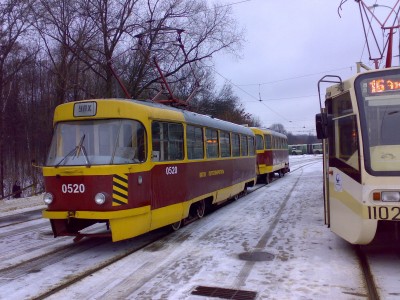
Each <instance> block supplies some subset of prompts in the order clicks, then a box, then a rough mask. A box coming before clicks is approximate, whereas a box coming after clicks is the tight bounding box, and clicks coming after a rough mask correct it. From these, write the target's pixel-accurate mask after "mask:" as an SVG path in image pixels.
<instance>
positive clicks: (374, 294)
mask: <svg viewBox="0 0 400 300" xmlns="http://www.w3.org/2000/svg"><path fill="white" fill-rule="evenodd" d="M353 247H354V251H355V253H356V256H357V259H358V261H359V264H360V268H361V271H362V275H363V278H364V282H365V289H366V292H367V293H368V297H367V298H368V300H379V299H380V297H379V293H378V288H377V286H376V283H375V281H374V276H373V275H372V272H371V268H370V265H369V263H368V258H367V255H366V253H365V252H364V251H363V250H362V249H361V246H360V245H354V246H353Z"/></svg>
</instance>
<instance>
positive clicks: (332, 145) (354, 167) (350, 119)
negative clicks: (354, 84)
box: [326, 91, 361, 182]
mask: <svg viewBox="0 0 400 300" xmlns="http://www.w3.org/2000/svg"><path fill="white" fill-rule="evenodd" d="M339 97H340V98H347V100H346V99H344V100H342V99H338V98H339ZM350 97H351V96H350V92H349V91H347V92H345V93H343V94H341V95H339V96H338V97H335V98H334V99H332V98H329V99H327V100H326V108H327V110H328V114H331V115H334V113H335V112H336V117H333V118H332V122H331V124H330V126H329V130H328V132H329V136H328V140H329V143H328V146H329V161H330V162H329V164H330V166H332V167H337V168H339V169H340V170H342V171H343V172H345V173H346V174H347V175H349V176H350V177H352V178H353V179H355V180H356V181H358V182H360V181H361V174H360V149H359V141H358V135H357V132H358V128H357V116H356V114H355V113H354V112H353V113H350V114H347V112H349V111H350V108H349V107H348V106H347V107H346V109H340V108H338V107H335V105H336V106H338V105H341V106H342V108H343V103H349V101H348V100H349V99H350V103H351V98H350ZM351 111H353V109H352V108H351ZM340 112H341V113H342V114H340ZM349 132H351V133H352V134H349ZM353 133H354V134H353Z"/></svg>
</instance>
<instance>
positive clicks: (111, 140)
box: [43, 99, 287, 241]
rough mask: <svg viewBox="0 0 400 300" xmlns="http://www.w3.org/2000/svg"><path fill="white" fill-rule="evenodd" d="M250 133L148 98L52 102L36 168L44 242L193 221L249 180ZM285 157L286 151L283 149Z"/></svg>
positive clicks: (252, 176)
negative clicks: (44, 152) (48, 139)
mask: <svg viewBox="0 0 400 300" xmlns="http://www.w3.org/2000/svg"><path fill="white" fill-rule="evenodd" d="M254 139H255V137H254V133H253V131H252V130H251V129H250V128H246V127H244V126H240V125H236V124H233V123H229V122H225V121H221V120H218V119H214V118H211V117H208V116H204V115H199V114H196V113H193V112H189V111H184V110H180V109H176V108H173V107H168V106H164V105H161V104H156V103H152V102H144V101H135V100H121V99H96V100H85V101H79V102H73V103H66V104H62V105H60V106H58V107H57V108H56V110H55V114H54V135H53V139H52V143H51V147H50V151H49V155H48V158H47V162H46V166H45V167H44V168H43V174H44V179H45V188H46V193H45V196H44V201H45V202H46V204H47V205H48V207H47V209H46V210H45V211H43V216H44V217H45V218H48V219H50V222H51V226H52V230H53V233H54V236H55V237H57V236H77V237H81V236H85V235H89V234H87V233H85V229H86V228H90V227H91V226H92V225H94V224H97V223H105V224H106V225H107V226H106V227H105V229H106V230H105V231H104V232H101V233H96V234H97V235H98V234H101V235H107V236H111V237H112V240H113V241H119V240H123V239H127V238H131V237H134V236H137V235H140V234H143V233H145V232H148V231H150V230H154V229H156V228H160V227H163V226H166V225H169V224H171V225H173V228H174V229H177V228H179V226H180V224H181V222H182V220H184V219H186V218H188V217H190V216H193V217H202V216H203V215H204V211H205V208H206V206H207V205H212V204H218V203H221V202H223V201H225V200H227V199H229V198H232V197H235V196H236V195H238V194H239V193H241V192H242V191H244V190H245V189H246V188H247V187H249V186H253V185H254V184H255V181H256V168H255V165H256V156H255V140H254ZM286 152H287V151H286Z"/></svg>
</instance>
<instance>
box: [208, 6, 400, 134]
mask: <svg viewBox="0 0 400 300" xmlns="http://www.w3.org/2000/svg"><path fill="white" fill-rule="evenodd" d="M379 1H380V2H379ZM396 1H397V0H396ZM396 1H395V0H393V1H392V0H378V1H376V0H371V1H368V0H365V2H366V4H367V5H369V4H370V5H373V4H375V3H378V4H381V5H388V6H393V4H394V2H396ZM218 3H221V4H232V10H233V14H234V16H235V17H236V18H237V21H238V23H239V26H240V27H243V28H245V31H246V35H245V38H246V42H245V43H244V47H243V50H242V52H241V57H242V58H241V59H239V60H238V59H236V58H235V57H233V56H230V55H227V54H219V55H217V56H215V57H214V61H215V66H216V68H215V70H216V74H215V77H216V79H217V80H218V82H219V83H220V84H223V82H224V81H229V82H231V84H232V85H233V87H234V91H235V93H236V94H237V95H238V96H239V97H240V99H241V102H242V104H243V106H244V107H245V109H246V111H247V112H249V113H251V114H252V115H253V116H255V117H258V118H259V120H260V121H261V123H262V125H263V126H265V127H269V126H270V125H272V124H273V123H281V124H283V125H284V126H285V129H286V130H287V131H289V132H292V133H294V134H301V133H305V134H309V133H312V134H315V125H314V118H315V114H316V113H318V112H319V101H318V89H317V83H318V80H319V79H321V77H322V76H324V75H327V74H330V75H339V76H341V77H342V79H346V78H348V77H350V76H353V75H354V74H356V62H357V61H360V60H361V61H362V62H364V63H365V64H367V65H369V66H371V67H372V66H373V65H372V63H371V62H370V61H369V56H368V52H367V49H366V48H364V44H365V39H364V31H363V28H362V23H361V17H360V12H359V7H358V4H357V2H355V1H353V0H348V1H347V2H346V3H344V5H343V6H342V10H341V11H340V14H341V17H340V16H339V15H338V7H339V5H340V3H341V1H340V0H285V1H278V0H248V1H244V0H219V1H218ZM378 10H380V11H379V13H380V15H379V16H378V17H380V18H383V14H384V16H385V18H386V16H387V15H388V14H389V12H390V9H388V8H387V7H379V8H376V13H378ZM377 34H378V37H380V38H381V39H382V32H381V31H380V30H379V31H377ZM394 43H396V45H397V44H398V38H397V35H396V40H395V41H394ZM394 55H398V48H397V46H396V47H395V49H394ZM394 64H395V65H396V66H397V65H398V58H394ZM324 88H326V86H324ZM259 99H261V100H262V101H259Z"/></svg>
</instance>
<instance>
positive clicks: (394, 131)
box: [358, 72, 400, 174]
mask: <svg viewBox="0 0 400 300" xmlns="http://www.w3.org/2000/svg"><path fill="white" fill-rule="evenodd" d="M393 74H394V75H393ZM358 87H359V88H360V90H358V95H361V97H359V101H360V103H359V107H360V118H361V124H362V131H363V133H362V134H363V142H364V153H365V158H366V169H367V171H369V172H370V173H374V172H397V174H398V172H400V130H399V125H400V74H398V72H397V74H396V73H393V72H388V73H384V74H383V75H381V76H379V77H371V75H369V76H368V77H367V78H365V79H363V80H361V81H360V84H359V85H358Z"/></svg>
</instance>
